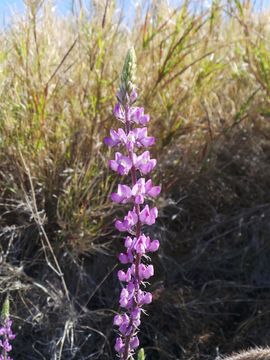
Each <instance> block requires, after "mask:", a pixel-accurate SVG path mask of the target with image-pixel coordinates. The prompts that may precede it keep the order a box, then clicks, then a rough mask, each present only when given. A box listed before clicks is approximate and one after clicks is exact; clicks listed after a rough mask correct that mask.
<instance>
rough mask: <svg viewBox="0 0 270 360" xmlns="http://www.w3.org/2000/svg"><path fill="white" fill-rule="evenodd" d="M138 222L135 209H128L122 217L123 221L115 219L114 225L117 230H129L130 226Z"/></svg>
mask: <svg viewBox="0 0 270 360" xmlns="http://www.w3.org/2000/svg"><path fill="white" fill-rule="evenodd" d="M137 222H138V215H137V214H136V211H134V210H132V211H129V212H128V214H127V215H126V216H125V217H124V220H123V221H120V220H116V222H115V227H116V229H117V230H119V231H131V229H132V227H133V226H134V225H136V224H137Z"/></svg>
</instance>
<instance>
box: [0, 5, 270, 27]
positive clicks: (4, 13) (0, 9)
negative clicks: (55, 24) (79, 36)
mask: <svg viewBox="0 0 270 360" xmlns="http://www.w3.org/2000/svg"><path fill="white" fill-rule="evenodd" d="M45 1H46V0H45ZM84 1H85V0H84ZM141 1H142V0H141ZM168 1H169V3H170V4H171V5H173V6H177V5H179V4H180V3H181V0H168ZM197 1H199V0H197ZM204 1H205V2H206V3H209V2H210V3H211V0H204ZM253 1H254V0H253ZM255 1H256V8H257V9H260V8H261V7H266V6H267V5H268V6H269V0H255ZM85 2H86V3H89V2H90V0H87V1H85ZM117 2H118V4H121V5H124V9H125V11H126V15H127V17H128V18H129V17H130V14H131V13H132V7H133V6H134V3H135V2H136V1H135V0H118V1H117ZM143 2H145V3H147V0H144V1H143ZM71 3H72V1H71V0H55V4H56V7H57V10H58V11H59V13H61V14H67V13H68V12H69V11H70V9H71ZM195 3H196V0H194V4H195ZM23 8H24V6H23V0H0V25H3V24H7V23H8V20H9V18H10V14H11V13H12V9H15V11H18V12H22V11H23Z"/></svg>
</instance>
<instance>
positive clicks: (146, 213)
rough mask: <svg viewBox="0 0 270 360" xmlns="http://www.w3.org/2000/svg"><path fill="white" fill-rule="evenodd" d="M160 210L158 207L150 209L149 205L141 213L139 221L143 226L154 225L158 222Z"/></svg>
mask: <svg viewBox="0 0 270 360" xmlns="http://www.w3.org/2000/svg"><path fill="white" fill-rule="evenodd" d="M157 216H158V210H157V208H156V207H154V208H152V209H150V208H149V206H148V205H146V206H145V207H144V209H143V210H142V211H141V212H140V215H139V219H140V221H141V223H142V224H147V225H153V224H154V223H155V222H156V218H157Z"/></svg>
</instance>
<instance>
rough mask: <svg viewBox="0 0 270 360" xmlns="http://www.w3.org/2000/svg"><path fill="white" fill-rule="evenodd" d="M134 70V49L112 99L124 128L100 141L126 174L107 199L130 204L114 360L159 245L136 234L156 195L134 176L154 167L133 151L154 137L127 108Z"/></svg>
mask: <svg viewBox="0 0 270 360" xmlns="http://www.w3.org/2000/svg"><path fill="white" fill-rule="evenodd" d="M135 68H136V64H135V52H134V50H132V49H131V50H129V52H128V54H127V57H126V60H125V64H124V67H123V72H122V75H121V84H120V88H119V91H118V92H117V100H118V103H117V104H116V105H115V108H114V115H115V117H116V118H117V119H118V120H120V122H122V123H123V124H124V126H123V128H119V129H118V130H117V131H115V130H113V129H111V130H110V136H109V137H106V138H105V139H104V142H105V144H106V145H108V146H109V147H119V148H121V151H122V150H123V153H120V152H116V153H115V159H114V160H110V161H109V166H110V168H111V169H112V170H113V171H115V172H117V173H118V174H119V175H128V174H129V173H130V175H131V184H127V185H126V184H119V185H118V187H117V192H114V193H112V194H111V199H112V201H114V202H116V203H118V204H127V203H132V204H133V208H132V209H131V210H129V211H128V213H127V215H126V216H124V219H123V220H116V221H115V228H116V229H117V230H119V231H120V232H128V233H130V234H131V236H126V237H125V241H124V245H125V251H124V252H121V253H120V254H119V256H118V258H119V261H120V263H121V264H122V265H126V269H122V268H121V269H120V270H119V271H118V273H117V275H118V279H119V281H121V282H122V283H123V284H124V287H123V288H122V290H121V294H120V299H119V304H120V306H121V308H122V309H123V311H122V313H121V314H118V315H116V316H115V317H114V321H113V323H114V325H115V326H117V327H118V330H119V336H118V337H117V339H116V342H115V351H116V352H117V353H118V355H119V357H120V360H128V359H130V358H132V357H133V354H134V351H135V350H136V349H137V348H138V346H139V339H138V336H137V334H138V331H139V326H140V323H141V314H142V313H143V312H144V310H143V307H144V306H145V305H148V304H150V303H151V302H152V294H151V293H150V292H147V291H143V290H142V288H144V287H145V286H146V285H147V283H146V281H147V280H149V279H150V278H151V277H152V276H153V275H154V267H153V265H151V264H149V261H150V258H149V256H148V255H147V254H148V253H153V252H155V251H157V250H158V248H159V241H158V240H151V239H150V237H149V236H147V235H145V234H144V233H142V227H143V225H153V224H154V223H155V222H156V218H157V216H158V210H157V208H156V207H152V208H150V207H149V205H148V204H146V205H145V206H143V207H142V204H144V203H145V201H146V200H147V199H148V198H156V197H157V196H158V195H159V193H160V190H161V187H160V186H154V185H153V183H152V180H151V179H145V178H144V177H141V178H139V179H138V178H137V176H138V173H140V174H141V175H143V176H144V175H148V174H149V173H150V172H151V171H152V170H153V169H154V167H155V166H156V159H151V157H150V152H149V151H148V150H146V151H143V152H141V153H140V154H137V153H136V151H137V150H138V149H141V148H149V147H150V146H152V145H153V144H154V143H155V138H154V137H152V136H148V133H147V127H146V125H147V124H148V122H149V120H150V117H149V115H147V114H145V113H144V108H142V107H134V106H133V104H134V102H135V101H136V99H137V93H136V90H135V85H134V81H135ZM0 360H1V359H0Z"/></svg>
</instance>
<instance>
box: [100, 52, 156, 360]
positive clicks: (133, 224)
mask: <svg viewBox="0 0 270 360" xmlns="http://www.w3.org/2000/svg"><path fill="white" fill-rule="evenodd" d="M135 75H136V56H135V51H134V49H133V48H131V49H130V50H129V51H128V53H127V56H126V59H125V63H124V67H123V71H122V76H121V84H120V89H119V91H118V93H117V100H118V103H117V104H116V106H115V108H114V115H115V116H116V118H117V119H118V120H120V122H122V123H123V128H122V127H121V128H119V129H118V130H113V129H111V130H110V137H107V138H105V140H104V141H105V144H106V145H108V146H109V147H115V148H117V150H119V151H117V152H116V153H115V158H114V159H113V160H110V161H109V166H110V168H111V169H112V170H113V171H116V172H117V173H118V174H119V175H130V178H131V181H130V182H131V184H129V185H126V184H119V185H118V188H117V192H114V193H112V194H111V199H112V201H114V202H116V203H119V204H126V203H131V204H132V207H131V209H130V210H129V211H128V213H127V215H126V216H125V217H124V219H123V220H117V221H116V222H115V227H116V229H117V230H119V231H121V232H127V233H129V235H128V236H126V237H125V240H124V246H125V251H124V252H122V253H121V254H120V255H119V261H120V263H121V264H127V268H126V269H121V270H119V271H118V278H119V281H120V282H121V283H123V288H122V291H121V294H120V301H119V304H120V306H121V308H123V312H122V313H121V314H118V315H116V316H115V317H114V325H116V326H117V327H118V329H119V336H118V337H117V339H116V343H115V350H116V352H117V353H118V355H119V357H120V359H121V360H127V359H131V358H133V354H134V352H135V350H136V349H137V348H138V346H139V339H138V336H137V335H138V331H139V326H140V323H141V320H140V318H141V313H142V312H143V306H144V305H147V304H150V303H151V302H152V294H151V293H150V292H147V291H145V290H144V289H145V286H146V281H147V280H148V279H149V278H150V277H151V276H153V275H154V268H153V265H151V264H148V263H147V261H149V259H150V258H149V256H148V255H147V254H148V253H151V252H155V251H157V250H158V248H159V241H158V240H151V239H150V237H149V236H147V234H144V233H143V232H142V227H143V226H144V225H152V224H154V223H155V221H156V218H157V216H158V210H157V208H156V207H152V208H150V207H149V205H145V200H146V199H149V198H155V197H157V196H158V195H159V193H160V190H161V188H160V186H155V185H154V184H153V183H152V180H151V179H146V178H145V176H146V175H148V174H149V173H150V172H151V171H152V170H153V169H154V167H155V166H156V160H155V159H151V157H150V152H149V151H148V150H146V151H143V150H141V149H143V148H149V147H150V146H152V145H153V144H154V143H155V139H154V137H152V136H148V134H147V128H146V125H147V124H148V122H149V120H150V118H149V115H147V114H144V109H143V108H140V107H135V106H134V103H135V101H136V99H137V93H136V90H135V80H136V78H135ZM120 151H122V152H120Z"/></svg>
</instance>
